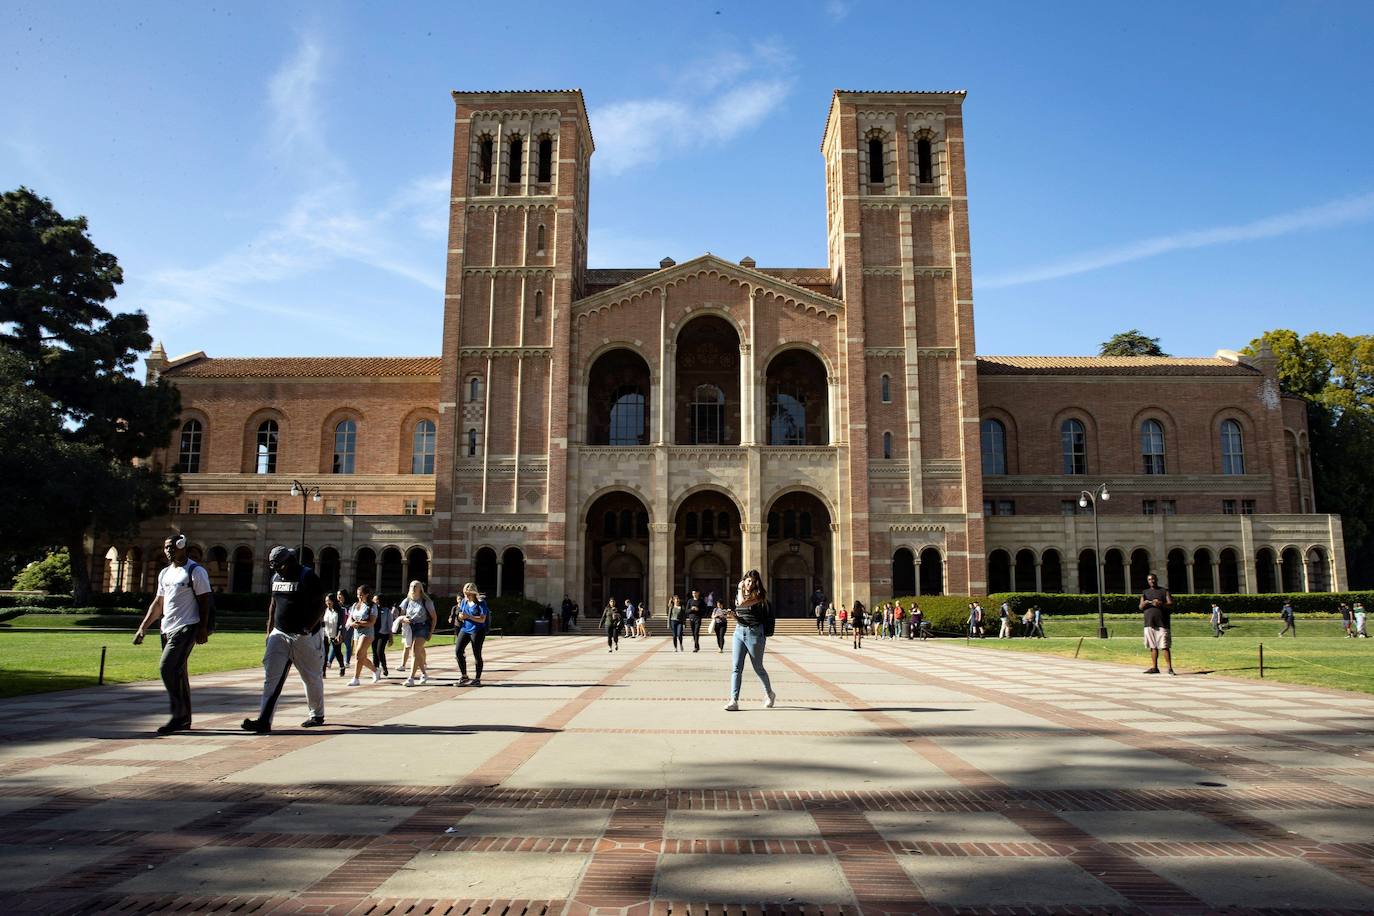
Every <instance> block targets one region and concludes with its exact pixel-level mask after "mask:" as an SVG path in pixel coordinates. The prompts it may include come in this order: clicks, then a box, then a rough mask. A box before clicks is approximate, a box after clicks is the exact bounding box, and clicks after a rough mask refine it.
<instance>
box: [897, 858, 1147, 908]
mask: <svg viewBox="0 0 1374 916" xmlns="http://www.w3.org/2000/svg"><path fill="white" fill-rule="evenodd" d="M899 861H900V862H901V865H902V868H904V869H906V872H907V874H909V875H910V876H911V878H912V880H913V881H915V882H916V883H917V885H919V886H920V888H921V890H922V891H923V892H924V893H925V896H926V899H927V900H929V901H931V902H932V903H941V904H946V905H950V906H984V907H986V906H995V905H1001V904H1005V903H1006V902H1007V901H1009V900H1015V901H1016V902H1017V903H1018V904H1021V905H1023V906H1043V907H1056V906H1064V907H1067V906H1100V907H1125V905H1126V901H1125V900H1124V899H1123V898H1122V897H1121V895H1120V894H1118V893H1117V892H1116V891H1114V890H1112V889H1111V888H1110V887H1108V886H1107V885H1105V884H1103V883H1102V882H1101V881H1098V880H1097V879H1096V878H1094V877H1093V876H1092V875H1090V874H1088V873H1087V872H1085V871H1084V870H1083V869H1081V868H1079V867H1078V866H1077V865H1074V864H1073V863H1072V862H1065V861H1063V860H1062V859H1051V858H1044V857H1040V856H1027V857H1014V858H991V857H986V856H966V857H958V858H938V857H935V856H900V857H899Z"/></svg>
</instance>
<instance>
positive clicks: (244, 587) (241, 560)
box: [229, 547, 253, 593]
mask: <svg viewBox="0 0 1374 916" xmlns="http://www.w3.org/2000/svg"><path fill="white" fill-rule="evenodd" d="M252 590H253V549H252V548H251V547H240V548H239V549H238V550H235V551H234V562H233V563H232V564H231V565H230V568H229V591H231V592H245V593H246V592H251V591H252Z"/></svg>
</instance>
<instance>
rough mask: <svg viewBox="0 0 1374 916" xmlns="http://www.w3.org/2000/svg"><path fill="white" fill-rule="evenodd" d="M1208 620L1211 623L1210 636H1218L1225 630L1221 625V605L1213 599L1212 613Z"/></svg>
mask: <svg viewBox="0 0 1374 916" xmlns="http://www.w3.org/2000/svg"><path fill="white" fill-rule="evenodd" d="M1208 620H1209V622H1210V623H1211V624H1212V638H1214V639H1216V638H1220V636H1221V634H1222V633H1223V632H1225V631H1224V630H1223V629H1222V627H1221V623H1222V615H1221V605H1219V604H1217V603H1216V602H1215V601H1213V602H1212V613H1211V616H1210V617H1209V618H1208Z"/></svg>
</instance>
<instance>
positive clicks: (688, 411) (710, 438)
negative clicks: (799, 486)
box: [673, 315, 740, 445]
mask: <svg viewBox="0 0 1374 916" xmlns="http://www.w3.org/2000/svg"><path fill="white" fill-rule="evenodd" d="M674 370H675V372H676V377H677V385H676V391H675V394H674V398H675V401H674V414H675V419H674V423H673V426H674V430H673V441H675V442H677V443H678V444H680V445H739V441H740V435H739V433H740V419H739V418H740V410H739V408H740V393H739V334H737V333H736V332H735V328H734V326H733V325H731V324H730V322H728V321H726V320H725V319H724V318H718V317H716V316H715V315H705V316H703V317H701V318H696V319H693V320H691V321H689V322H688V323H687V325H686V326H685V327H683V329H682V333H680V334H679V335H678V337H677V362H676V364H675V366H674Z"/></svg>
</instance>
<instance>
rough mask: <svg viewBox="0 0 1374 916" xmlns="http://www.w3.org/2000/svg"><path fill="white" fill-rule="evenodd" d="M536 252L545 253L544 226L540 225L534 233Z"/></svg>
mask: <svg viewBox="0 0 1374 916" xmlns="http://www.w3.org/2000/svg"><path fill="white" fill-rule="evenodd" d="M534 250H535V252H537V253H538V254H543V253H544V224H543V223H540V224H539V228H538V229H537V230H535V233H534Z"/></svg>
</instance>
